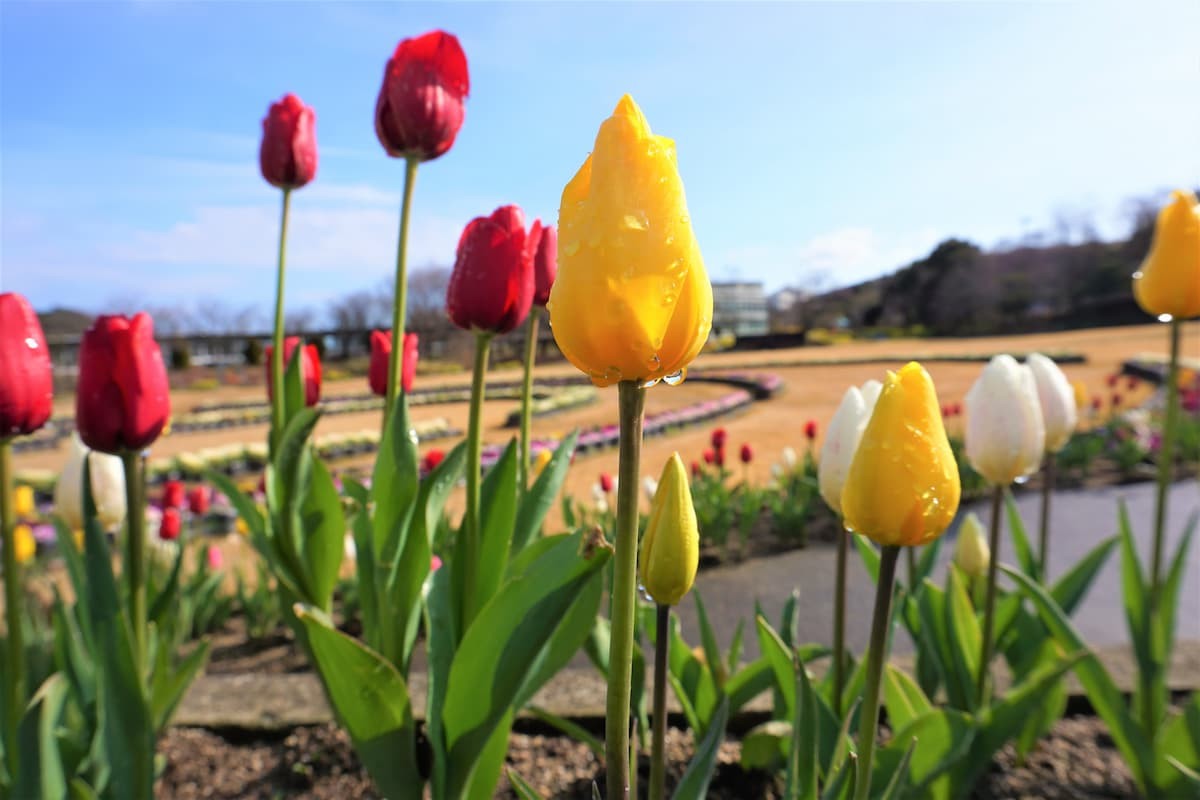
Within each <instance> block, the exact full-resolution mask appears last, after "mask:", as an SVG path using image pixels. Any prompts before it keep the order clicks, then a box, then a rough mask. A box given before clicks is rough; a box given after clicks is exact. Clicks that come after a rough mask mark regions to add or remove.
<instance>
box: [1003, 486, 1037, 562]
mask: <svg viewBox="0 0 1200 800" xmlns="http://www.w3.org/2000/svg"><path fill="white" fill-rule="evenodd" d="M1004 511H1005V516H1007V517H1008V529H1009V534H1010V535H1011V536H1012V543H1013V552H1015V553H1016V556H1017V563H1018V564H1020V565H1021V570H1022V571H1023V572H1024V573H1025V574H1026V575H1029V576H1030V577H1033V578H1036V579H1038V580H1041V579H1042V565H1041V564H1038V560H1037V556H1035V555H1034V554H1033V547H1031V546H1030V544H1029V536H1028V535H1027V534H1026V533H1025V521H1024V520H1022V519H1021V511H1020V509H1018V508H1017V501H1016V500H1014V499H1013V494H1012V491H1011V490H1009V489H1005V490H1004Z"/></svg>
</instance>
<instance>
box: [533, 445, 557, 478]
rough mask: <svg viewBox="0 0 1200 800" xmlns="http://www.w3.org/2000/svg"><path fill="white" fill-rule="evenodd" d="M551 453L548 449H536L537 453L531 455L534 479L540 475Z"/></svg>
mask: <svg viewBox="0 0 1200 800" xmlns="http://www.w3.org/2000/svg"><path fill="white" fill-rule="evenodd" d="M553 455H554V454H553V453H551V452H550V451H549V450H548V449H546V450H538V454H537V455H536V456H534V457H533V477H534V479H535V480H536V479H537V478H539V477H541V474H542V470H544V469H545V468H546V465H547V464H549V463H550V457H551V456H553Z"/></svg>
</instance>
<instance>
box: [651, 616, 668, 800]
mask: <svg viewBox="0 0 1200 800" xmlns="http://www.w3.org/2000/svg"><path fill="white" fill-rule="evenodd" d="M657 611H658V615H657V617H656V618H655V628H654V731H653V738H652V739H651V745H650V800H663V799H664V798H665V797H666V783H667V764H666V740H667V669H668V668H667V654H668V652H670V649H671V636H670V626H671V607H670V606H664V605H661V604H659V605H658V608H657Z"/></svg>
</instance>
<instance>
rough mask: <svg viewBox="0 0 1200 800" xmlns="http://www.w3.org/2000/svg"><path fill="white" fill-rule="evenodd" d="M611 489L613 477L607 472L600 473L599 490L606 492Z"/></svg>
mask: <svg viewBox="0 0 1200 800" xmlns="http://www.w3.org/2000/svg"><path fill="white" fill-rule="evenodd" d="M612 490H613V477H612V475H609V474H608V473H607V472H601V473H600V491H602V492H604V493H605V494H608V493H609V492H611V491H612Z"/></svg>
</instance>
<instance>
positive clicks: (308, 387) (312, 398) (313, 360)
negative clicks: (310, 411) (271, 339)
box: [266, 336, 321, 406]
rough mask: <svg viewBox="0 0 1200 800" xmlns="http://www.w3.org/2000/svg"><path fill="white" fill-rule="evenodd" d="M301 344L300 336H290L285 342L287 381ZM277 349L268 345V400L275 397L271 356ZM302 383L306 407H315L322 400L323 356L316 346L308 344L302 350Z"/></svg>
mask: <svg viewBox="0 0 1200 800" xmlns="http://www.w3.org/2000/svg"><path fill="white" fill-rule="evenodd" d="M299 344H300V337H299V336H289V337H287V338H286V339H284V340H283V372H284V376H285V377H284V380H287V378H286V375H287V368H288V366H289V365H290V364H291V363H292V356H293V355H294V354H295V352H296V347H297V346H298V345H299ZM274 352H275V348H274V347H272V346H271V345H267V348H266V356H267V358H266V362H267V363H266V366H267V399H268V400H270V399H272V398H273V397H274V396H275V387H274V385H272V381H271V355H272V354H273V353H274ZM300 358H301V359H302V360H301V361H300V381H301V382H302V383H303V384H304V405H306V406H315V405H316V404H317V401H318V400H320V399H321V356H320V355H318V353H317V346H316V345H315V344H306V345H304V346H303V347H301V348H300Z"/></svg>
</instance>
